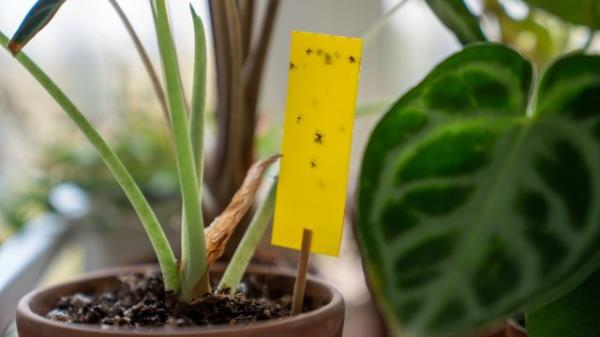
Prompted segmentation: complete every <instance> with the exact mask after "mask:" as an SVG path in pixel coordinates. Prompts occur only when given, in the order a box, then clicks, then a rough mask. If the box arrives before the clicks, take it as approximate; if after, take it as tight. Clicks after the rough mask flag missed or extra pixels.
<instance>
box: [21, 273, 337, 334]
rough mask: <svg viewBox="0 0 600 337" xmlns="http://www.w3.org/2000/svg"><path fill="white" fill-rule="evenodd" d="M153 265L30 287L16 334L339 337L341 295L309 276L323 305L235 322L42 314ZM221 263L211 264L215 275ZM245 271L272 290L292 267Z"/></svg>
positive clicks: (288, 278) (284, 285)
mask: <svg viewBox="0 0 600 337" xmlns="http://www.w3.org/2000/svg"><path fill="white" fill-rule="evenodd" d="M148 268H156V267H153V266H143V265H142V266H133V267H121V268H115V269H110V270H107V271H103V272H98V273H94V274H92V275H90V276H87V277H83V278H81V279H79V280H76V281H72V282H68V283H64V284H61V285H58V286H54V287H51V288H47V289H42V290H38V291H34V292H31V293H29V294H28V295H26V296H25V297H23V299H21V302H20V303H19V306H18V308H17V330H18V333H19V336H20V337H57V336H60V337H109V336H114V337H145V336H147V337H166V336H179V337H208V336H211V337H250V336H265V337H278V336H286V337H341V336H342V330H343V325H344V300H343V299H342V296H341V295H340V293H339V292H338V291H337V290H336V289H335V288H333V287H332V286H330V285H328V284H326V283H324V282H321V281H318V280H316V279H314V278H309V280H308V283H307V287H306V296H307V298H310V299H312V300H313V301H314V302H313V303H326V304H324V305H323V306H321V307H319V308H317V309H315V310H312V311H309V312H305V313H302V314H300V315H296V316H292V317H289V318H281V319H277V320H273V321H266V322H259V323H253V324H247V325H238V326H211V327H198V328H155V329H151V328H138V329H132V328H120V327H115V328H108V329H103V328H101V327H100V326H95V325H84V324H69V323H60V322H55V321H52V320H49V319H47V318H45V315H46V314H47V313H48V311H49V310H50V309H51V307H52V306H53V305H55V304H56V302H57V301H58V299H59V298H60V297H61V296H67V295H72V294H75V293H77V292H84V293H94V292H101V291H103V290H107V289H111V288H115V287H116V286H117V285H118V280H117V277H118V276H119V275H123V274H126V273H134V272H144V271H146V270H148ZM222 272H223V267H220V266H215V268H212V270H211V275H212V276H214V277H218V276H219V275H220V274H221V273H222ZM248 272H249V273H251V274H254V275H257V276H258V277H260V278H264V280H265V282H267V284H269V287H270V288H271V289H273V290H275V291H286V292H290V293H291V291H292V289H293V283H294V273H293V272H291V271H282V270H279V269H272V268H266V267H251V268H249V270H248Z"/></svg>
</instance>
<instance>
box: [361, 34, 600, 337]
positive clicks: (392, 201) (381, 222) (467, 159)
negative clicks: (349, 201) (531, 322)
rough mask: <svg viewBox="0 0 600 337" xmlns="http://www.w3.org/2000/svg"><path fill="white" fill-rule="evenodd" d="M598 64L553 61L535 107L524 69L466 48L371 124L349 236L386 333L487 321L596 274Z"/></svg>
mask: <svg viewBox="0 0 600 337" xmlns="http://www.w3.org/2000/svg"><path fill="white" fill-rule="evenodd" d="M599 62H600V58H599V57H597V56H585V55H581V54H574V55H569V56H567V57H565V58H564V59H562V60H560V61H558V62H557V63H555V64H554V65H552V66H551V67H550V68H549V69H548V70H547V71H546V73H545V75H544V76H543V78H542V80H541V83H540V85H539V90H538V94H537V103H535V102H531V98H530V91H531V90H530V86H531V82H532V70H531V66H530V63H529V62H528V61H527V60H525V59H524V58H523V57H522V56H521V55H519V54H517V53H516V52H514V51H512V50H511V49H508V48H507V47H502V46H498V45H492V44H476V45H472V46H469V47H467V48H465V49H464V50H463V51H461V52H459V53H457V54H455V55H453V56H451V57H450V58H448V59H447V60H445V61H444V62H442V63H441V64H440V65H439V66H437V67H436V68H435V69H434V70H433V71H432V72H431V73H430V74H429V75H428V76H427V77H426V78H425V79H424V80H423V81H422V82H421V83H420V84H419V85H417V86H416V87H415V88H414V89H412V90H411V91H410V92H409V93H407V94H406V95H404V96H403V97H402V98H400V100H399V101H398V102H397V103H396V104H395V105H394V106H393V107H392V108H391V110H390V111H388V113H387V114H386V115H385V116H384V117H383V119H382V120H381V121H380V122H379V124H378V125H377V127H376V128H375V130H374V131H373V134H372V135H371V138H370V140H369V143H368V146H367V149H366V152H365V156H364V158H363V164H362V172H361V178H360V187H359V221H358V234H359V235H358V236H359V241H360V245H361V249H362V250H363V253H364V256H365V262H366V265H367V268H366V269H367V274H368V277H369V280H370V284H371V287H372V289H373V291H374V293H375V295H376V297H377V298H378V300H379V301H380V302H381V304H382V307H383V308H384V313H385V315H386V317H387V319H388V321H389V322H390V325H391V326H392V328H393V329H395V331H396V332H397V333H398V334H399V335H400V334H401V333H402V334H404V335H406V336H435V335H446V334H453V333H460V332H464V331H466V330H471V329H475V328H479V327H482V326H483V325H486V324H491V323H493V322H500V321H502V320H503V319H504V318H506V317H507V316H508V315H509V314H510V313H511V312H513V311H514V310H516V309H517V308H522V307H525V306H527V307H531V308H535V307H539V306H541V305H544V304H547V303H549V301H551V300H553V299H556V298H558V297H560V296H561V295H564V294H565V293H567V292H568V291H570V290H572V289H573V288H574V287H575V286H577V285H578V284H580V283H581V282H583V280H584V279H585V278H586V277H588V276H589V275H590V274H591V273H592V272H593V271H594V270H595V268H597V267H598V265H599V263H600V252H598V250H597V247H598V245H599V243H600V241H599V240H600V207H599V206H598V205H599V202H598V201H599V200H600V199H599V198H600V175H599V174H598V173H597V172H600V156H599V155H598V145H599V143H600V118H599V117H600V116H599V115H598V114H596V113H594V112H595V111H596V110H595V109H592V108H593V107H595V106H598V97H600V66H598V63H599Z"/></svg>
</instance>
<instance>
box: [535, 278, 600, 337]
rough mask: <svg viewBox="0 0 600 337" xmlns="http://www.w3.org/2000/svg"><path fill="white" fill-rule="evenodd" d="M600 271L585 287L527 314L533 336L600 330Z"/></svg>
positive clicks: (576, 335)
mask: <svg viewBox="0 0 600 337" xmlns="http://www.w3.org/2000/svg"><path fill="white" fill-rule="evenodd" d="M599 298H600V270H596V272H595V273H594V274H592V276H590V277H589V278H588V279H587V280H586V281H585V282H584V283H583V284H582V285H581V286H579V287H577V289H575V290H573V291H572V292H570V293H568V294H567V295H565V296H563V297H561V298H560V299H558V300H557V301H555V302H552V303H551V304H548V305H547V306H545V307H543V308H541V309H539V310H535V311H533V312H531V313H528V314H527V317H526V322H527V335H528V336H529V337H556V336H569V337H593V336H596V335H597V334H598V331H600V320H599V319H598V312H599V311H600V303H598V299H599Z"/></svg>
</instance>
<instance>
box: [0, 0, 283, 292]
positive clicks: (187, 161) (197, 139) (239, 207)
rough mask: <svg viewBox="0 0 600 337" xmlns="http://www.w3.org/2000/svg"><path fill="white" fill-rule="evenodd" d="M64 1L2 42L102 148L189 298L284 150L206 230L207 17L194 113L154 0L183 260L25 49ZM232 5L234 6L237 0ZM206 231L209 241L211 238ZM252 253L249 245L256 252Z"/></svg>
mask: <svg viewBox="0 0 600 337" xmlns="http://www.w3.org/2000/svg"><path fill="white" fill-rule="evenodd" d="M64 3H65V1H64V0H63V1H52V0H39V1H38V2H37V3H36V4H35V5H34V7H33V8H32V9H31V11H30V12H29V13H28V15H27V17H26V18H25V20H24V21H23V23H22V24H21V26H20V27H19V29H18V30H17V32H16V33H15V36H14V37H13V39H12V40H10V41H9V39H8V38H7V37H6V35H4V34H3V33H1V32H0V45H2V46H3V47H4V48H6V49H8V50H10V51H11V52H12V53H13V54H14V55H15V57H16V59H17V61H19V62H20V63H21V64H22V65H23V66H24V67H25V69H27V70H28V71H29V72H30V73H31V74H32V75H33V76H34V78H35V79H36V80H37V81H38V82H39V84H40V85H41V86H42V87H43V88H44V89H46V91H47V92H48V93H49V94H50V95H51V96H52V97H53V98H54V100H55V101H56V102H57V103H58V104H59V105H60V106H61V107H62V108H63V110H64V111H65V112H66V113H67V115H68V116H69V117H70V118H71V120H72V121H73V122H74V123H75V124H76V125H77V127H78V128H79V129H80V130H81V131H82V132H83V134H84V135H85V136H86V137H87V139H88V140H89V141H90V143H91V144H92V145H93V146H94V148H95V149H96V150H97V151H98V153H99V154H100V157H101V158H102V160H103V161H104V163H105V164H106V166H107V167H108V168H109V170H110V171H111V173H112V174H113V176H114V178H115V179H116V180H117V182H118V183H119V185H120V186H121V188H122V189H123V191H124V192H125V194H126V196H127V198H128V199H129V201H130V202H131V204H132V205H133V207H134V209H135V210H136V212H137V214H138V216H139V218H140V220H141V222H142V224H143V225H144V228H145V229H146V232H147V234H148V237H149V239H150V241H151V242H152V246H153V247H154V250H155V252H156V256H157V258H158V261H159V264H160V267H161V271H162V274H163V279H164V284H165V289H166V290H167V291H171V292H174V293H177V294H178V295H179V298H180V300H182V301H185V302H189V301H191V300H193V299H194V298H197V297H198V296H200V295H203V294H204V293H207V292H209V291H210V286H209V280H208V267H209V264H210V263H213V262H214V261H215V260H216V259H217V258H218V257H219V256H221V254H222V253H223V250H224V246H225V244H226V243H227V241H228V240H229V238H230V237H231V233H232V232H233V230H234V229H235V227H236V225H237V224H238V223H239V221H240V220H241V218H242V217H243V215H244V214H245V213H246V212H247V211H248V209H249V208H250V206H251V204H252V201H253V196H254V194H255V193H256V189H257V187H258V182H259V181H260V179H261V177H262V175H263V173H264V172H265V170H266V169H267V167H268V166H269V165H270V164H271V163H272V162H274V161H275V160H276V159H277V157H272V158H269V159H268V160H265V161H261V162H258V163H257V164H255V165H254V166H252V167H251V169H250V170H249V173H248V176H247V177H246V178H245V180H244V181H243V184H241V187H240V190H239V191H238V192H237V193H236V194H235V195H234V199H233V201H232V202H231V203H230V204H229V205H228V206H227V208H226V209H225V210H224V212H223V214H222V215H221V216H220V217H218V218H217V219H215V221H214V222H213V223H212V224H211V226H210V227H209V228H207V229H206V230H205V229H204V220H203V214H202V207H201V199H202V185H201V183H200V182H201V180H202V177H203V165H204V160H203V158H204V154H203V138H204V132H203V129H204V110H205V95H206V90H205V87H206V47H205V41H206V39H205V37H204V29H203V24H202V21H201V19H200V17H199V16H198V15H197V14H196V13H195V12H194V11H193V9H192V10H191V12H192V19H193V22H194V28H195V33H196V34H195V35H196V36H195V40H196V57H195V70H194V84H193V89H194V94H193V97H192V102H191V103H192V104H191V111H189V112H188V102H186V99H185V97H184V93H183V87H182V83H181V79H180V74H179V66H178V60H177V54H176V49H175V45H174V42H173V37H172V34H171V31H170V23H169V18H168V13H167V4H166V1H165V0H152V1H151V2H150V4H151V9H152V16H153V19H154V25H155V29H156V38H157V41H158V47H159V52H160V58H161V65H162V72H163V86H164V89H165V93H164V94H163V95H164V97H165V98H166V100H165V101H166V102H165V103H166V104H163V109H166V110H167V111H168V116H169V120H170V125H171V128H170V131H171V132H172V138H173V143H174V147H175V157H176V162H177V172H178V177H179V186H180V192H181V199H182V203H183V209H182V223H181V227H182V256H181V259H180V260H179V261H178V260H177V259H176V257H175V254H174V252H173V250H172V248H171V247H170V245H169V243H168V241H167V239H166V237H165V234H164V232H163V231H162V228H161V226H160V223H159V221H158V219H157V217H156V215H155V214H154V211H153V210H152V208H151V207H150V205H149V203H148V201H147V200H146V198H145V197H144V195H143V193H142V192H141V190H140V189H139V187H138V186H137V184H136V182H135V181H134V180H133V178H132V176H131V174H130V173H129V171H128V170H127V168H126V167H125V166H124V165H123V163H122V162H121V160H120V159H119V158H118V157H117V155H116V154H115V152H114V151H113V150H112V149H111V148H110V147H109V145H108V144H107V142H106V141H105V140H104V139H103V138H102V136H101V135H100V134H99V133H98V132H97V131H96V129H95V128H94V127H93V126H92V125H91V123H90V122H89V121H88V120H87V118H86V117H85V115H84V114H83V113H82V112H81V111H80V110H79V109H78V108H77V107H76V106H75V105H74V104H73V103H72V101H71V100H70V99H69V98H68V96H67V95H66V94H65V93H64V92H63V91H62V90H61V89H60V88H59V87H58V86H57V85H56V84H55V83H54V82H53V81H52V80H51V79H50V77H48V75H46V74H45V73H44V71H43V70H42V69H41V68H39V67H38V66H37V65H36V64H35V63H34V62H33V61H32V60H31V59H30V58H29V57H28V56H27V55H26V54H24V53H22V52H20V51H21V49H22V48H23V47H24V46H25V44H26V43H27V42H28V41H29V40H30V39H31V38H32V37H33V36H34V35H35V34H36V33H38V32H39V31H40V30H41V29H42V28H43V27H44V26H45V25H46V24H47V23H48V22H49V21H50V20H51V18H52V17H53V16H54V15H55V14H56V12H57V11H58V9H59V8H60V6H62V5H63V4H64ZM111 4H112V5H113V7H115V9H117V12H118V13H119V16H120V17H121V19H122V21H123V22H124V23H125V25H126V27H127V28H128V30H129V32H130V34H131V35H132V37H133V38H134V43H135V44H136V46H137V47H138V51H139V52H140V54H141V55H142V59H143V60H144V63H145V65H146V68H147V70H148V71H149V73H150V75H151V76H150V77H151V79H152V80H155V79H156V78H157V77H156V75H153V69H152V65H151V64H150V62H149V60H148V59H147V55H146V54H145V52H144V50H143V47H142V46H141V43H140V42H139V40H138V39H137V37H136V35H135V32H134V31H133V29H132V28H131V26H130V25H129V24H128V20H127V18H126V16H125V15H124V13H123V12H122V11H121V10H120V7H119V6H118V3H117V2H116V1H114V0H111ZM230 5H233V3H232V4H230ZM144 55H146V57H144ZM154 88H155V91H157V96H159V98H160V97H161V93H162V86H159V85H156V83H155V84H154ZM161 102H162V100H161ZM205 235H206V236H207V240H208V241H205V237H204V236H205ZM207 243H208V244H207ZM251 253H252V252H249V254H251Z"/></svg>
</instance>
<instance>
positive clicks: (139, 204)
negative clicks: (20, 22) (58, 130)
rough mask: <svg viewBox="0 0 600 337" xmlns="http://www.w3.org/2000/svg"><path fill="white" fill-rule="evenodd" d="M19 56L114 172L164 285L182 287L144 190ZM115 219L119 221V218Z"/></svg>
mask: <svg viewBox="0 0 600 337" xmlns="http://www.w3.org/2000/svg"><path fill="white" fill-rule="evenodd" d="M8 42H9V41H8V37H6V36H5V35H4V34H3V33H2V32H0V45H2V46H3V47H5V48H7V49H8ZM16 59H17V61H18V62H19V63H21V65H23V67H25V69H27V70H28V71H29V73H30V74H31V75H32V76H33V77H34V78H35V79H36V80H37V81H38V82H39V83H40V85H41V86H42V87H43V88H44V89H45V90H46V91H47V92H48V94H50V96H52V98H53V99H54V100H55V101H56V103H58V105H60V107H61V108H62V109H63V110H64V111H65V113H66V114H67V115H68V116H69V118H71V120H72V121H73V122H74V123H75V124H76V125H77V127H78V128H79V129H80V130H81V132H82V133H83V134H84V135H85V136H86V138H87V139H88V140H89V141H90V143H91V144H92V145H93V146H94V148H95V149H96V151H98V153H99V154H100V157H101V158H102V160H103V161H104V163H105V164H106V166H107V167H108V169H109V170H110V171H111V173H112V174H113V176H114V177H115V179H116V180H117V182H118V184H119V185H120V186H121V188H122V189H123V191H124V192H125V194H126V195H127V198H128V199H129V201H130V202H131V204H132V205H133V208H134V209H135V211H136V212H137V214H138V216H139V218H140V220H141V221H142V224H143V226H144V228H145V230H146V233H147V234H148V237H149V238H150V242H151V243H152V246H153V247H154V251H155V252H156V257H157V258H158V262H159V264H160V267H161V270H162V273H163V279H164V283H165V288H166V289H167V290H171V291H177V290H178V289H179V270H178V268H177V259H176V258H175V254H174V253H173V250H172V249H171V246H170V245H169V241H168V240H167V237H166V235H165V233H164V232H163V230H162V228H161V226H160V223H159V222H158V219H157V218H156V215H155V214H154V212H153V211H152V208H151V207H150V205H149V204H148V201H147V200H146V198H145V197H144V195H143V194H142V192H141V190H140V189H139V187H138V186H137V184H136V183H135V181H134V180H133V178H132V177H131V174H130V173H129V172H128V171H127V169H126V168H125V166H124V165H123V163H122V162H121V161H120V160H119V158H118V157H117V156H116V154H115V153H114V152H113V150H112V149H111V148H110V147H109V146H108V144H107V143H106V141H105V140H104V139H103V138H102V136H101V135H100V134H99V133H98V132H97V131H96V129H94V127H93V126H92V125H91V124H90V122H89V121H88V120H87V118H86V117H85V116H84V115H83V114H82V113H81V111H79V109H78V108H77V107H76V106H75V104H73V102H72V101H71V100H70V99H69V98H68V97H67V96H66V95H65V94H64V92H63V91H62V90H61V89H60V88H59V87H58V86H57V85H56V84H55V83H54V81H52V79H51V78H50V77H48V75H46V73H45V72H44V71H43V70H42V69H40V68H39V67H38V66H37V65H36V64H35V62H33V61H32V60H31V59H30V58H29V57H28V56H27V55H26V54H25V53H20V54H18V55H17V56H16ZM115 221H118V219H116V220H115Z"/></svg>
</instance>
